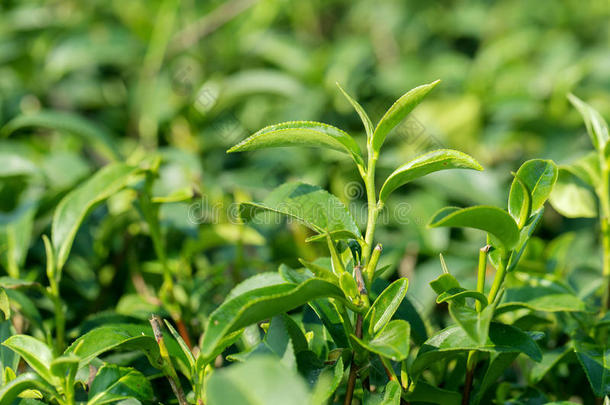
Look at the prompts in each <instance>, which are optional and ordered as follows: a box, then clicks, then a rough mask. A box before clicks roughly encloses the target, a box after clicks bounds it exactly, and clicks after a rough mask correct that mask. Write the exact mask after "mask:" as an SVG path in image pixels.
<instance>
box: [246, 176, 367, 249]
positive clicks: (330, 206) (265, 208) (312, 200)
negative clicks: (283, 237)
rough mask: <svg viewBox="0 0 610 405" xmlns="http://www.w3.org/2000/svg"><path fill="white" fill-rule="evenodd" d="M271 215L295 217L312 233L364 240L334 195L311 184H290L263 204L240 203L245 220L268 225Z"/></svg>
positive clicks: (275, 191)
mask: <svg viewBox="0 0 610 405" xmlns="http://www.w3.org/2000/svg"><path fill="white" fill-rule="evenodd" d="M265 212H266V213H267V214H266V215H265ZM269 213H277V214H282V215H286V216H288V217H291V218H294V219H296V220H298V221H299V222H302V223H303V224H304V225H305V226H307V227H308V228H310V229H312V230H313V231H315V232H317V233H319V234H322V235H323V234H326V233H329V234H330V235H331V237H333V238H336V239H348V238H361V237H362V236H361V234H360V230H359V229H358V226H357V225H356V223H355V221H354V219H353V218H352V216H351V214H350V213H349V211H348V210H347V208H346V207H345V205H344V204H343V203H342V202H341V201H340V200H339V199H338V198H337V197H335V196H334V195H332V194H330V193H328V192H327V191H325V190H323V189H321V188H319V187H316V186H312V185H309V184H304V183H287V184H284V185H282V186H280V187H278V188H277V189H275V190H274V191H273V192H272V193H271V194H269V196H268V197H267V198H266V199H265V201H264V202H263V203H243V204H240V214H241V217H242V219H244V220H245V221H249V222H259V221H262V222H263V223H266V222H268V221H269V218H270V217H269ZM257 214H260V215H258V216H257Z"/></svg>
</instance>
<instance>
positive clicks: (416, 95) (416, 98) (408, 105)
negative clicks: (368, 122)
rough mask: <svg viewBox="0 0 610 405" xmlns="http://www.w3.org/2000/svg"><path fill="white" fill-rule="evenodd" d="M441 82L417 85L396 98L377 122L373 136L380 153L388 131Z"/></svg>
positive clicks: (375, 148)
mask: <svg viewBox="0 0 610 405" xmlns="http://www.w3.org/2000/svg"><path fill="white" fill-rule="evenodd" d="M439 82H440V80H437V81H434V82H432V83H428V84H424V85H421V86H419V87H416V88H414V89H412V90H410V91H408V92H407V93H406V94H404V95H403V96H401V97H400V98H399V99H398V100H396V102H395V103H394V104H393V105H392V106H391V107H390V108H389V109H388V110H387V111H386V113H385V114H384V115H383V117H381V120H379V122H378V123H377V127H376V128H375V132H374V133H373V138H372V146H373V150H374V151H375V152H377V153H379V150H380V149H381V145H383V141H385V138H386V136H387V135H388V133H389V132H390V131H391V130H392V129H393V128H394V127H395V126H396V125H398V124H399V123H400V122H401V121H402V120H403V119H404V118H405V117H406V116H407V115H408V114H409V113H410V112H411V111H412V110H413V109H414V108H415V107H416V106H417V105H418V104H419V103H420V102H421V101H422V100H423V99H424V97H426V95H427V94H428V93H429V92H430V91H431V90H432V89H433V88H434V87H436V85H437V84H438V83H439Z"/></svg>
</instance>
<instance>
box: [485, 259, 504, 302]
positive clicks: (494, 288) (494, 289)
mask: <svg viewBox="0 0 610 405" xmlns="http://www.w3.org/2000/svg"><path fill="white" fill-rule="evenodd" d="M507 263H508V257H506V256H503V257H502V258H500V265H499V266H498V271H496V276H495V278H494V282H493V284H492V285H491V290H490V291H489V297H488V299H487V301H488V302H489V305H491V304H492V303H493V302H494V301H495V299H496V297H497V296H498V292H500V288H501V287H502V284H503V283H504V278H505V277H506V266H507Z"/></svg>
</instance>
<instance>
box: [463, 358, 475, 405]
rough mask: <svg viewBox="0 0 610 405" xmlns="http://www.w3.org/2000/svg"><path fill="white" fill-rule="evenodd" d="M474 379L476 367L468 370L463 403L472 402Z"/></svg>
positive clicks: (465, 404) (466, 404) (464, 404)
mask: <svg viewBox="0 0 610 405" xmlns="http://www.w3.org/2000/svg"><path fill="white" fill-rule="evenodd" d="M473 379H474V367H472V368H469V369H468V371H466V382H465V383H464V394H463V395H462V405H468V403H469V402H470V391H471V390H472V380H473Z"/></svg>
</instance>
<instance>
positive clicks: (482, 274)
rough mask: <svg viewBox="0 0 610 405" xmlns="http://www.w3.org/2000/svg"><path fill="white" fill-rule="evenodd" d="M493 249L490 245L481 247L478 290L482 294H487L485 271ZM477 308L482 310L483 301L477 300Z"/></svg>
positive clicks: (479, 310)
mask: <svg viewBox="0 0 610 405" xmlns="http://www.w3.org/2000/svg"><path fill="white" fill-rule="evenodd" d="M489 249H491V246H490V245H485V246H483V247H482V248H481V249H479V267H478V271H477V291H478V292H480V293H481V294H485V273H486V270H487V253H488V252H489ZM475 308H476V309H477V311H478V312H481V309H482V308H481V302H480V301H479V300H476V302H475Z"/></svg>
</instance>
